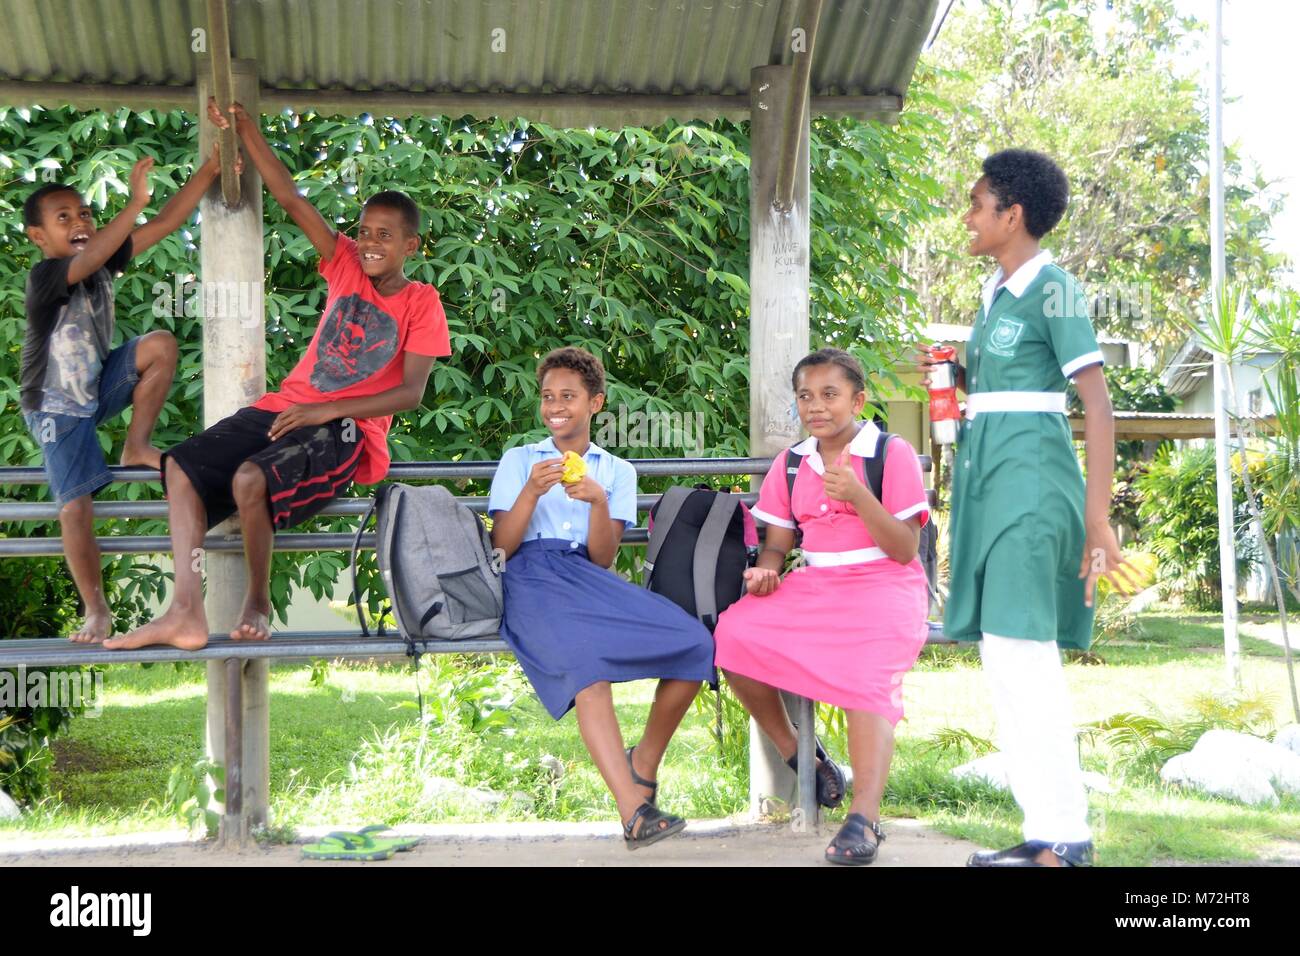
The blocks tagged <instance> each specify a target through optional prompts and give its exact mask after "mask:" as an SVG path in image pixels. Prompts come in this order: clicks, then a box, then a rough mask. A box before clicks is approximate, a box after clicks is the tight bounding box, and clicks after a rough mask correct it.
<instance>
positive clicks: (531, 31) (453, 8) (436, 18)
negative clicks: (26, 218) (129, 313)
mask: <svg viewBox="0 0 1300 956" xmlns="http://www.w3.org/2000/svg"><path fill="white" fill-rule="evenodd" d="M937 4H938V0H825V3H824V6H823V11H822V16H821V22H820V26H819V29H818V32H817V40H816V45H815V49H814V62H813V67H812V77H811V93H812V95H813V96H814V97H815V98H816V97H845V96H850V97H854V96H869V95H878V94H892V95H896V96H902V95H903V94H905V93H906V91H907V86H908V84H909V82H910V80H911V76H912V71H913V69H914V68H915V65H916V60H917V57H918V56H919V54H920V50H921V46H922V44H923V43H924V41H925V39H926V36H927V34H928V32H929V30H930V28H931V25H932V24H933V22H934V19H935V11H936V7H937ZM802 10H803V4H802V3H801V2H800V0H229V11H230V13H229V19H230V35H231V52H232V55H233V56H234V57H236V58H240V59H251V60H255V61H257V64H258V72H259V75H260V79H261V83H262V85H263V87H264V88H272V89H273V90H279V91H294V90H296V91H304V90H348V91H388V92H399V91H400V92H421V93H479V94H482V93H500V94H552V93H559V94H602V95H614V94H638V95H659V96H664V95H668V96H674V97H707V96H714V97H716V96H736V97H746V98H747V96H748V89H749V73H750V70H751V68H753V67H755V66H762V65H766V64H775V63H789V62H791V60H792V58H793V53H792V51H791V39H790V38H791V31H792V30H793V29H794V28H795V27H800V26H805V24H804V23H803V22H802V18H803V16H804V14H803V12H802ZM206 17H207V12H206V4H205V3H204V2H203V0H0V22H3V23H4V24H5V25H6V29H5V30H4V31H3V32H0V82H3V86H0V101H8V102H15V101H16V99H17V97H19V96H20V95H21V94H22V92H23V91H22V89H21V88H20V87H16V86H15V82H14V81H21V82H27V83H50V82H55V83H66V84H114V85H122V86H137V87H140V86H147V87H162V88H181V89H184V88H191V87H193V85H194V82H195V70H196V62H198V61H197V59H196V57H195V55H194V53H193V52H192V50H191V45H192V31H193V30H195V29H203V28H205V27H206V22H207V21H206ZM503 44H504V50H502V49H501V47H502V45H503ZM4 81H7V82H4ZM181 89H175V90H172V91H164V92H175V93H180V92H181ZM110 92H116V90H114V91H110ZM123 92H125V91H123ZM172 99H173V101H176V99H175V97H173V98H172ZM264 99H265V100H266V101H267V102H268V103H274V102H276V101H277V97H276V96H275V95H269V96H266V97H264ZM300 99H301V98H300ZM132 104H133V105H139V104H138V103H137V102H136V101H134V100H133V101H132ZM682 104H683V105H682V106H681V107H680V108H679V107H678V106H677V105H676V104H663V103H661V102H656V103H654V104H653V105H652V108H650V109H648V110H647V109H638V108H637V107H636V105H635V104H631V105H629V108H628V109H627V110H626V111H617V110H615V111H611V110H608V109H605V110H602V111H601V112H600V113H599V114H598V115H596V114H593V116H594V118H595V119H598V120H599V122H601V123H602V124H603V125H624V124H625V123H629V122H655V121H659V120H663V119H666V118H668V117H669V116H676V117H677V118H681V119H688V118H705V119H707V118H711V116H712V115H733V116H743V115H744V113H745V112H746V107H747V99H738V100H736V101H734V102H725V103H721V104H719V103H711V102H701V103H696V102H692V101H691V100H682ZM166 105H171V104H170V103H169V104H166ZM837 105H838V106H844V105H850V106H852V105H854V104H844V103H840V102H837V101H823V103H822V104H821V106H822V107H826V109H822V110H819V111H828V112H829V111H833V112H853V113H856V114H858V115H862V116H864V117H867V116H873V117H874V118H883V119H889V118H891V117H890V113H891V112H892V111H891V110H883V111H882V110H879V109H864V108H863V104H856V107H857V108H856V109H853V108H850V109H848V110H841V109H834V110H832V109H829V108H830V107H835V106H837ZM679 109H680V110H683V111H685V112H686V113H688V114H689V115H681V114H680V112H679ZM537 111H538V112H540V113H546V112H547V110H546V108H544V107H542V108H539V109H538V110H537ZM560 112H562V113H563V114H564V116H563V118H564V119H566V120H568V121H569V122H578V123H582V122H587V121H589V120H590V119H591V117H583V116H580V115H578V114H580V113H583V112H584V110H583V109H582V108H581V105H580V104H574V103H573V102H572V101H571V100H570V101H569V102H567V103H565V104H564V106H563V109H562V110H561V111H560ZM558 115H559V114H558V113H555V112H554V111H553V112H552V115H550V116H544V115H540V116H532V117H531V118H537V119H546V120H548V121H551V122H555V121H557V116H558ZM614 120H618V122H615V121H614Z"/></svg>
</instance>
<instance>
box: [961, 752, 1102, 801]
mask: <svg viewBox="0 0 1300 956" xmlns="http://www.w3.org/2000/svg"><path fill="white" fill-rule="evenodd" d="M952 775H953V776H954V777H956V778H957V779H958V780H967V779H970V780H979V781H981V782H983V783H986V784H988V785H989V786H991V787H996V788H997V789H999V790H1010V789H1011V779H1010V777H1009V776H1008V775H1007V759H1006V757H1005V756H1004V755H1003V754H1002V753H1001V752H999V751H994V752H993V753H991V754H987V755H985V756H983V757H978V758H976V759H975V760H972V761H970V762H969V763H964V764H962V765H961V766H960V767H953V768H952ZM1083 785H1084V786H1085V787H1087V788H1088V789H1089V790H1095V791H1097V792H1098V793H1114V792H1115V787H1114V786H1113V785H1112V784H1111V782H1110V781H1109V780H1107V779H1106V777H1105V776H1104V775H1103V774H1100V773H1097V772H1096V771H1095V770H1085V771H1084V772H1083Z"/></svg>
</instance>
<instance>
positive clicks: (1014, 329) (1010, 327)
mask: <svg viewBox="0 0 1300 956" xmlns="http://www.w3.org/2000/svg"><path fill="white" fill-rule="evenodd" d="M1024 334H1025V323H1023V322H1017V321H1015V320H1014V319H1008V318H1001V319H998V324H997V325H995V326H993V333H992V334H991V335H990V336H989V345H988V348H989V351H990V352H992V353H993V354H994V355H1001V356H1002V357H1003V358H1012V357H1013V356H1014V355H1015V354H1016V345H1017V344H1018V343H1019V342H1020V337H1021V336H1022V335H1024Z"/></svg>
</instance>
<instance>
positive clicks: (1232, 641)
mask: <svg viewBox="0 0 1300 956" xmlns="http://www.w3.org/2000/svg"><path fill="white" fill-rule="evenodd" d="M1223 249H1224V237H1223V0H1214V61H1213V74H1212V88H1211V90H1210V286H1211V289H1210V296H1211V299H1210V301H1211V302H1212V303H1213V308H1218V307H1219V306H1220V304H1221V303H1222V302H1223V294H1222V293H1223V282H1224V273H1225V272H1226V268H1225V264H1224V252H1223ZM1213 390H1214V470H1215V484H1216V489H1217V491H1218V505H1219V575H1220V578H1219V580H1220V584H1221V585H1222V591H1223V657H1224V666H1225V667H1226V669H1227V675H1228V681H1229V682H1230V683H1231V684H1233V685H1234V686H1240V685H1241V640H1240V638H1239V637H1238V635H1237V536H1236V532H1235V529H1234V527H1233V507H1232V464H1231V458H1230V454H1231V449H1230V447H1229V445H1230V443H1231V438H1232V433H1231V432H1230V431H1229V426H1228V394H1227V390H1228V370H1227V368H1226V367H1225V366H1224V362H1223V359H1222V358H1221V357H1220V356H1218V355H1216V356H1214V384H1213Z"/></svg>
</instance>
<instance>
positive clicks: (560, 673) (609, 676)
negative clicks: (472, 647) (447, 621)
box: [501, 538, 716, 720]
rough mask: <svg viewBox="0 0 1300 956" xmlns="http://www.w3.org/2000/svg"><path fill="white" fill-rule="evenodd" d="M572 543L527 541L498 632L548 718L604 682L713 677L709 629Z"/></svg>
mask: <svg viewBox="0 0 1300 956" xmlns="http://www.w3.org/2000/svg"><path fill="white" fill-rule="evenodd" d="M572 545H573V542H571V541H566V540H563V539H556V538H543V539H538V540H534V541H525V542H524V543H523V544H521V545H520V546H519V550H518V551H516V552H515V553H514V554H512V555H511V556H510V557H509V558H508V559H507V560H506V565H505V573H504V574H502V576H501V580H502V583H503V585H504V589H505V616H504V618H503V619H502V622H501V636H502V637H504V638H505V640H506V643H507V644H509V645H510V648H511V650H513V651H514V652H515V656H516V657H518V658H519V663H520V664H522V665H523V668H524V673H525V674H527V675H528V679H529V680H530V681H532V683H533V689H534V690H536V691H537V696H538V697H540V698H541V699H542V703H543V704H544V705H545V706H546V709H547V711H549V712H550V714H551V716H552V717H554V718H556V719H557V720H558V719H559V718H561V717H563V716H564V715H565V714H567V713H568V712H569V709H570V708H571V707H572V706H573V700H574V698H575V697H576V696H577V694H578V691H580V690H582V689H583V688H585V687H590V686H591V685H592V684H595V683H597V682H599V681H610V682H611V683H617V682H620V681H629V680H643V679H646V678H655V677H658V678H667V679H670V680H698V681H710V682H712V681H714V680H716V678H715V676H714V671H713V635H712V634H710V633H709V630H708V628H706V627H705V626H704V625H703V624H701V623H700V622H699V621H697V620H696V619H695V618H693V617H691V616H690V615H689V614H687V613H686V612H685V611H683V610H682V609H681V608H680V607H678V606H677V605H676V604H674V603H673V602H672V601H670V600H668V599H667V598H666V597H663V596H661V595H658V594H655V593H654V592H652V591H647V590H646V589H645V588H640V587H637V586H636V585H635V584H630V583H628V582H627V581H624V580H623V579H622V578H620V577H619V576H618V575H616V574H615V573H614V572H612V571H608V570H606V569H605V568H600V567H597V566H596V565H594V564H592V563H591V559H590V558H589V557H587V549H586V547H584V546H579V547H576V548H575V547H573V546H572Z"/></svg>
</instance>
